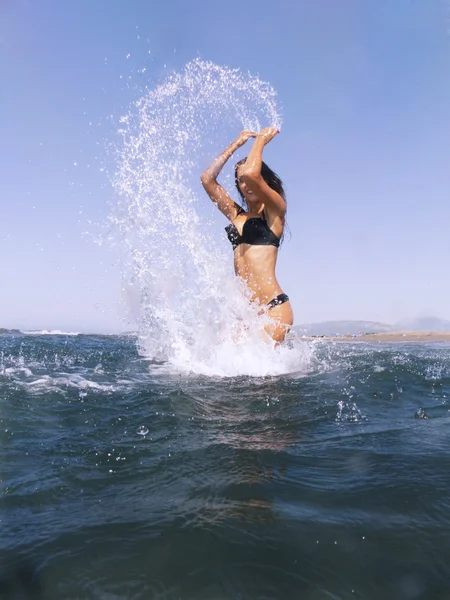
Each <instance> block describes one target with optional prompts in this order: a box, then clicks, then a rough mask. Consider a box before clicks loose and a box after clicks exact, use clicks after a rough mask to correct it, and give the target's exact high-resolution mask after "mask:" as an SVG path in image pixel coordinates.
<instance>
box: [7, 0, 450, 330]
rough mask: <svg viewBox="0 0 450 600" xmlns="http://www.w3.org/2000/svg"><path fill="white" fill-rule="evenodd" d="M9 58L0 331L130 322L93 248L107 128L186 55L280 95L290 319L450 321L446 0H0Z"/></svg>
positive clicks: (278, 157)
mask: <svg viewBox="0 0 450 600" xmlns="http://www.w3.org/2000/svg"><path fill="white" fill-rule="evenodd" d="M0 49H1V53H0V68H1V75H2V76H1V80H0V86H1V87H0V131H1V134H2V135H1V146H0V171H1V180H2V194H1V215H2V218H1V219H0V248H1V253H2V259H3V260H2V261H1V267H0V276H1V282H2V286H1V289H2V293H1V294H0V327H20V328H39V329H40V328H46V329H63V330H76V331H105V332H109V331H115V330H119V329H127V328H129V325H128V324H123V323H122V322H121V320H120V315H121V314H122V312H123V311H122V308H121V304H120V300H121V294H120V288H121V277H120V272H119V270H118V268H117V267H116V266H115V264H114V261H115V257H114V256H113V254H112V252H111V251H110V250H109V249H108V248H106V247H105V246H98V245H96V244H95V243H94V241H93V238H94V237H95V234H96V232H97V231H98V229H99V226H98V225H96V224H100V225H101V224H102V223H104V222H105V220H106V218H107V215H108V213H109V207H108V202H111V201H113V199H114V192H113V190H112V188H111V186H110V185H109V182H108V180H107V178H106V176H105V174H104V173H103V172H101V171H100V167H101V165H102V164H103V163H105V161H106V163H107V162H108V160H109V159H108V157H107V152H106V151H107V148H106V143H105V139H111V138H112V137H113V135H114V130H115V128H116V124H117V118H118V116H120V115H121V114H123V113H125V112H126V110H127V107H128V105H129V104H130V103H131V102H132V101H133V100H136V99H137V98H139V97H140V96H141V95H142V88H143V87H144V86H149V87H152V85H153V83H154V82H156V81H160V80H161V79H162V78H164V73H165V72H167V70H181V69H182V68H183V66H184V65H185V64H186V63H187V62H189V61H191V60H192V59H194V58H196V57H200V58H202V59H205V60H210V61H213V62H215V63H217V64H219V65H227V66H230V67H239V68H241V69H243V70H244V71H247V70H248V71H250V72H252V73H254V74H259V75H260V77H261V78H262V79H263V80H266V81H268V82H270V83H271V84H272V85H273V86H274V88H275V89H276V90H277V92H278V96H279V101H280V103H281V105H282V108H283V116H284V121H283V128H282V132H281V134H280V135H279V136H278V137H277V138H276V140H275V141H274V142H273V143H272V144H271V146H270V147H269V148H268V153H267V162H269V164H270V165H271V166H272V167H273V168H274V169H275V170H276V171H277V172H278V173H279V174H280V176H281V177H282V178H283V180H284V182H285V184H286V188H287V192H288V199H289V212H288V220H289V224H290V229H291V232H292V239H291V240H288V241H287V242H286V243H285V244H284V245H283V247H282V251H281V253H280V257H279V279H280V282H281V284H282V286H283V288H284V289H285V291H286V292H287V293H288V294H289V295H290V297H291V299H292V302H293V305H294V310H295V314H296V323H297V324H300V323H304V322H311V321H319V320H327V319H353V318H354V319H372V320H382V321H389V322H394V321H395V320H397V319H400V318H405V317H414V316H418V315H428V314H434V315H438V316H441V317H443V318H450V304H449V302H448V301H447V299H448V297H449V296H450V279H449V278H448V262H449V257H450V236H449V234H448V224H449V222H450V207H449V206H450V203H449V196H450V194H449V190H450V168H449V158H448V156H449V150H448V148H449V140H450V68H449V67H450V4H449V3H448V2H447V1H446V0H415V1H412V0H397V1H396V2H392V0H379V1H377V2H373V0H341V1H340V2H336V0H315V1H314V2H310V1H309V0H308V1H306V0H305V1H302V0H298V1H297V2H293V1H292V0H290V1H288V0H280V1H279V2H278V3H275V2H273V1H272V2H269V1H266V0H263V1H260V0H259V1H258V2H256V1H254V0H250V1H248V2H240V1H239V2H238V1H235V0H231V1H229V2H226V3H224V2H216V1H213V0H210V1H208V2H203V1H198V2H184V1H183V2H182V1H181V0H174V1H170V0H168V1H166V2H161V3H159V2H149V1H144V0H127V2H125V1H119V0H117V1H115V0H96V1H95V2H92V1H91V0H77V1H76V2H75V1H72V0H67V1H65V2H54V1H53V0H40V2H31V0H5V1H4V2H2V4H1V6H0ZM127 55H130V57H129V58H127ZM142 67H146V72H145V73H144V74H141V73H138V70H140V69H141V68H142ZM229 141H230V140H224V146H225V145H226V144H227V143H228V142H229ZM204 166H205V165H199V173H200V172H201V170H202V169H203V168H204ZM206 201H207V200H205V202H206ZM224 224H225V223H224ZM222 234H223V230H222V227H220V228H219V229H218V235H222ZM230 261H231V254H230Z"/></svg>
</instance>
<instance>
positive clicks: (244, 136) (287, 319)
mask: <svg viewBox="0 0 450 600" xmlns="http://www.w3.org/2000/svg"><path fill="white" fill-rule="evenodd" d="M277 133H278V130H277V129H276V128H275V127H267V128H266V129H263V130H262V131H261V133H259V134H256V133H254V132H252V131H243V132H242V133H241V134H240V136H239V137H238V138H237V139H236V140H235V141H234V142H233V143H232V144H231V145H230V146H229V147H228V148H227V149H226V150H225V151H224V152H222V154H221V155H220V156H218V157H217V158H216V159H215V160H214V162H213V163H212V164H211V165H210V166H209V167H208V168H207V169H206V171H205V172H204V173H203V174H202V176H201V181H202V184H203V187H204V188H205V190H206V192H207V194H208V195H209V197H210V198H211V200H212V201H213V202H214V203H215V204H216V205H217V208H218V209H219V210H220V211H221V212H222V213H223V214H224V215H225V216H226V217H227V219H229V220H230V221H231V225H228V227H226V228H225V229H226V231H227V234H228V239H229V240H230V242H231V244H232V247H233V250H234V269H235V273H236V275H239V277H241V278H242V279H243V280H244V282H245V283H246V285H247V287H248V288H249V290H250V292H251V297H252V300H254V301H256V302H258V303H259V304H260V305H261V306H263V307H264V310H265V311H267V313H268V315H269V316H270V318H271V323H270V324H269V325H267V326H266V327H265V331H266V332H267V333H268V334H269V335H270V336H271V337H272V339H273V340H274V341H275V342H277V343H279V342H282V341H283V340H284V338H285V337H286V334H287V333H288V331H289V330H290V328H291V326H292V323H293V322H294V315H293V312H292V307H291V303H290V302H289V298H288V296H287V295H286V294H284V293H283V290H282V289H281V287H280V285H279V283H278V281H277V279H276V276H275V265H276V262H277V255H278V247H279V245H280V241H281V239H282V236H283V229H284V224H285V215H286V200H285V195H284V190H283V184H282V182H281V180H280V179H279V177H278V176H277V175H276V174H275V173H274V172H273V171H272V170H271V169H270V168H269V167H268V166H267V165H266V164H265V163H264V162H263V160H262V153H263V149H264V146H265V145H266V144H268V143H269V142H270V140H272V139H273V138H274V137H275V136H276V134H277ZM250 138H255V141H254V143H253V147H252V149H251V150H250V153H249V155H248V157H247V158H245V159H243V160H241V161H240V162H238V164H237V165H236V168H235V178H236V187H237V190H238V192H239V194H240V196H241V198H242V200H243V201H244V202H245V204H246V207H247V210H244V209H243V208H242V207H241V206H239V204H237V203H236V202H234V201H233V200H232V199H231V198H230V196H229V195H228V193H227V192H226V190H225V189H224V188H223V187H222V186H221V185H220V184H219V183H217V176H218V175H219V173H220V172H221V170H222V168H223V166H224V165H225V163H226V162H227V161H228V159H229V158H230V157H231V156H232V155H233V154H234V152H236V150H237V149H238V148H240V147H241V146H243V145H244V144H245V143H246V142H247V141H248V140H249V139H250Z"/></svg>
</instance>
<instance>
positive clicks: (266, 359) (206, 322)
mask: <svg viewBox="0 0 450 600" xmlns="http://www.w3.org/2000/svg"><path fill="white" fill-rule="evenodd" d="M267 125H275V126H277V127H280V126H281V117H280V110H279V107H278V105H277V102H276V92H275V91H274V89H273V88H272V87H271V86H270V85H269V84H267V83H265V82H263V81H261V80H260V79H259V78H257V77H255V76H252V75H250V74H244V73H242V72H241V71H240V70H238V69H229V68H226V67H220V66H217V65H215V64H213V63H211V62H204V61H201V60H195V61H193V62H190V63H188V64H187V65H186V67H185V68H184V70H183V71H182V72H180V73H175V74H171V75H170V76H169V77H168V78H167V80H166V81H165V82H163V83H162V84H160V85H158V86H157V87H155V89H153V90H151V91H150V92H148V93H146V94H145V95H144V96H143V97H142V98H141V99H140V100H138V101H137V102H136V103H135V104H134V105H133V106H132V107H131V110H130V111H129V112H128V114H127V115H125V116H124V117H122V118H121V119H120V130H119V134H120V138H121V145H120V148H119V149H118V169H117V172H116V174H115V176H114V178H113V185H114V187H115V189H116V191H117V192H118V196H119V198H118V202H117V205H116V207H115V209H114V211H113V214H112V215H111V220H112V221H113V223H114V225H115V226H116V228H117V230H118V231H119V234H120V236H119V241H120V244H121V247H122V251H123V252H122V256H123V267H124V273H125V274H126V285H125V288H126V293H127V295H128V299H129V302H130V306H133V308H134V310H133V312H134V318H135V319H136V321H137V323H138V332H139V346H140V350H141V352H142V353H143V354H144V355H145V356H148V357H150V358H153V359H156V360H164V361H169V363H170V364H171V365H173V366H175V367H177V368H181V369H184V370H191V371H194V372H200V373H205V374H219V375H237V374H255V375H261V374H267V373H280V372H285V371H286V370H297V371H298V370H299V369H300V368H301V365H300V364H299V361H300V363H301V362H304V357H303V356H299V355H298V353H297V354H296V355H295V358H294V357H293V355H292V352H289V351H288V349H287V348H284V349H276V350H275V349H274V347H273V344H270V343H264V342H263V341H262V339H261V329H262V322H261V320H262V319H264V318H267V317H260V316H258V314H257V307H255V306H251V305H250V303H249V301H248V296H247V292H246V290H245V289H244V286H243V285H242V283H240V281H239V280H238V279H237V278H236V277H235V276H234V274H233V273H232V268H231V255H230V252H231V251H230V249H229V247H228V245H227V246H225V242H224V237H223V236H222V237H219V235H218V231H217V225H216V226H213V224H212V222H211V218H207V217H205V216H204V215H203V214H202V213H206V211H207V210H208V209H209V207H210V202H209V201H208V199H207V198H206V196H205V194H204V192H203V190H201V188H200V185H199V177H200V173H201V172H202V170H203V169H204V168H205V167H206V165H207V164H209V162H210V161H211V160H212V158H213V157H214V156H216V155H217V154H218V153H219V152H221V151H222V150H223V149H224V148H225V146H226V143H227V142H228V143H229V142H231V141H232V140H233V139H234V137H235V136H237V134H238V133H239V132H240V131H241V130H242V129H252V130H256V131H259V130H260V129H261V128H262V127H263V126H267ZM230 183H231V180H230V178H229V179H228V183H225V185H226V186H227V185H228V186H229V185H230ZM224 225H225V223H224ZM222 233H223V229H222ZM303 348H305V350H304V351H305V352H306V345H304V346H303ZM302 352H303V350H302ZM287 357H289V358H287ZM292 359H294V363H295V364H292ZM286 361H287V363H289V364H286Z"/></svg>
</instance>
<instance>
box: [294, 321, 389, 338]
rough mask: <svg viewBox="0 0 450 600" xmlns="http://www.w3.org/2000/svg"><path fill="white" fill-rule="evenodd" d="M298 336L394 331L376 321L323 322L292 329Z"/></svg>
mask: <svg viewBox="0 0 450 600" xmlns="http://www.w3.org/2000/svg"><path fill="white" fill-rule="evenodd" d="M293 329H294V331H296V332H297V333H298V334H300V335H327V336H330V335H331V336H333V335H346V334H347V333H350V334H352V333H360V332H362V333H383V332H386V331H394V330H395V328H394V327H393V326H392V325H388V324H387V323H379V322H377V321H324V322H323V323H306V324H304V325H297V326H296V327H293Z"/></svg>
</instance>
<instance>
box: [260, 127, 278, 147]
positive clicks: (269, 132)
mask: <svg viewBox="0 0 450 600" xmlns="http://www.w3.org/2000/svg"><path fill="white" fill-rule="evenodd" d="M277 133H280V130H279V129H277V128H276V127H266V128H265V129H262V130H261V131H260V132H259V133H258V137H259V138H262V139H263V140H264V143H265V144H268V143H269V142H270V140H272V139H273V138H274V137H275V136H276V135H277Z"/></svg>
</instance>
